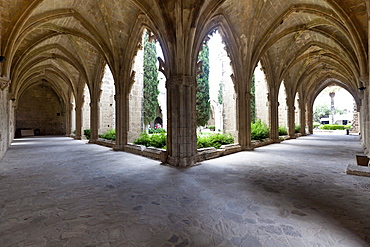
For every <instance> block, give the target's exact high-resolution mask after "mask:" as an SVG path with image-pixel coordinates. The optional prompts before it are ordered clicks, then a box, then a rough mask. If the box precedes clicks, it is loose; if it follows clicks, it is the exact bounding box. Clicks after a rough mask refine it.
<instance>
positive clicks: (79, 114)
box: [75, 92, 84, 140]
mask: <svg viewBox="0 0 370 247" xmlns="http://www.w3.org/2000/svg"><path fill="white" fill-rule="evenodd" d="M82 93H83V92H82ZM83 105H84V96H83V95H78V96H77V98H76V108H75V110H76V135H75V139H77V140H81V136H82V119H83V117H82V108H83Z"/></svg>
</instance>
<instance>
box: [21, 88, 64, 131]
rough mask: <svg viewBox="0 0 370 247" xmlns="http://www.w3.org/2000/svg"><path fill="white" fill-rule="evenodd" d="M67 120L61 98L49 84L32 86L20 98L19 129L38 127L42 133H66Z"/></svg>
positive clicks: (34, 128)
mask: <svg viewBox="0 0 370 247" xmlns="http://www.w3.org/2000/svg"><path fill="white" fill-rule="evenodd" d="M65 121H66V117H65V115H64V114H63V108H62V105H61V102H60V99H59V97H58V95H57V94H56V93H55V91H54V90H53V89H52V88H51V87H50V86H48V85H47V84H39V85H36V86H33V87H31V88H30V89H29V90H27V91H26V92H25V93H24V94H23V95H22V96H21V98H20V99H19V102H18V108H17V113H16V128H17V129H19V128H31V129H33V130H36V129H38V130H40V134H41V135H64V134H65V132H66V130H65V123H66V122H65Z"/></svg>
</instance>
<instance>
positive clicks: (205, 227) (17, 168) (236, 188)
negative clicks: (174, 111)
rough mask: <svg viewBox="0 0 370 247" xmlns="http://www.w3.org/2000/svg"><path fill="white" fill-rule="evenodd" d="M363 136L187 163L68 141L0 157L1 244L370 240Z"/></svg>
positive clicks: (317, 138)
mask: <svg viewBox="0 0 370 247" xmlns="http://www.w3.org/2000/svg"><path fill="white" fill-rule="evenodd" d="M358 139H359V137H358V136H345V135H342V136H339V135H337V136H335V135H311V136H307V137H301V138H299V139H296V140H288V141H284V142H283V143H281V144H274V145H270V146H266V147H261V148H258V149H256V150H255V151H253V152H241V153H237V154H233V155H229V156H225V157H222V158H218V159H214V160H209V161H206V162H203V163H202V165H201V166H196V167H192V168H189V169H175V168H171V167H167V166H163V165H160V163H159V162H157V161H153V160H150V159H146V158H143V157H140V156H135V155H132V154H128V153H124V152H113V151H110V149H108V148H106V147H101V146H97V145H93V144H85V142H84V141H76V140H72V139H71V138H66V137H48V138H45V137H32V138H25V139H16V140H15V141H14V143H13V145H12V146H11V147H10V149H9V151H8V153H7V154H6V156H5V157H4V159H3V160H2V161H1V162H0V216H1V217H0V246H1V247H4V246H37V247H40V246H71V247H80V246H86V247H87V246H89V247H92V246H99V247H100V246H124V247H127V246H163V247H170V246H177V247H182V246H196V247H198V246H225V247H230V246H252V247H258V246H273V247H279V246H294V247H299V246H307V247H311V246H320V247H321V246H328V247H329V246H336V247H338V246H346V247H348V246H350V247H356V246H370V178H367V177H358V176H352V175H346V174H345V169H346V166H347V165H348V164H351V163H352V164H353V163H355V154H358V153H361V152H362V148H361V145H360V143H359V141H358Z"/></svg>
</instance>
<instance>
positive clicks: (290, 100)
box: [286, 96, 296, 139]
mask: <svg viewBox="0 0 370 247" xmlns="http://www.w3.org/2000/svg"><path fill="white" fill-rule="evenodd" d="M294 100H295V99H294V97H290V96H288V97H287V98H286V104H287V106H288V135H289V137H290V138H291V139H294V138H296V135H295V105H294Z"/></svg>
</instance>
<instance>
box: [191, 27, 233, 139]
mask: <svg viewBox="0 0 370 247" xmlns="http://www.w3.org/2000/svg"><path fill="white" fill-rule="evenodd" d="M207 38H208V41H207V46H208V49H209V57H208V59H209V68H208V71H209V80H208V81H209V99H208V100H209V120H208V122H207V124H206V125H205V126H203V127H208V130H210V131H216V132H220V133H224V134H231V135H232V136H233V137H234V140H237V138H238V136H237V135H238V134H237V128H236V94H235V88H234V86H233V81H232V79H231V75H232V74H233V69H232V67H231V60H230V58H229V56H228V54H227V51H226V46H225V43H224V41H223V38H222V35H221V33H220V31H218V30H215V31H213V32H212V33H211V34H210V35H209V37H207ZM200 55H201V53H200ZM204 72H206V71H204ZM198 87H199V79H198ZM198 103H199V102H197V104H198ZM205 130H207V129H205Z"/></svg>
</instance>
